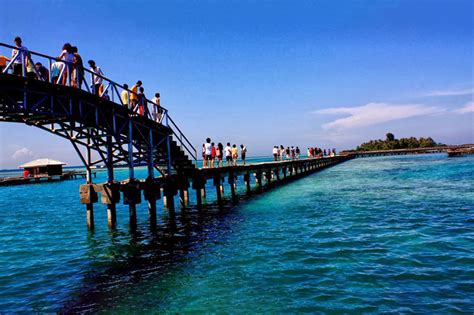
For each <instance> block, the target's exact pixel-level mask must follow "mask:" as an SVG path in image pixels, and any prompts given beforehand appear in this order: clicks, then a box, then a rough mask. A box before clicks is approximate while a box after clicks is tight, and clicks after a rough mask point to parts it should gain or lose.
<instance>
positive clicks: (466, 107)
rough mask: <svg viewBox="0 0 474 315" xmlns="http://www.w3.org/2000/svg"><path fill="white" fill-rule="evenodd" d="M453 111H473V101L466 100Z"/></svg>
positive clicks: (462, 112) (464, 112) (461, 112)
mask: <svg viewBox="0 0 474 315" xmlns="http://www.w3.org/2000/svg"><path fill="white" fill-rule="evenodd" d="M454 112H455V113H459V114H466V113H474V102H468V103H466V105H464V106H463V107H461V108H458V109H455V110H454Z"/></svg>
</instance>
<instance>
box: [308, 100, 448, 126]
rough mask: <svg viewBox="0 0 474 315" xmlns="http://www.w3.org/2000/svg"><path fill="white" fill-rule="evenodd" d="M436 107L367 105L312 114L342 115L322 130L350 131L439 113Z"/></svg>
mask: <svg viewBox="0 0 474 315" xmlns="http://www.w3.org/2000/svg"><path fill="white" fill-rule="evenodd" d="M441 111H442V109H440V108H438V107H429V106H424V105H420V104H401V105H398V104H388V103H369V104H365V105H362V106H357V107H333V108H326V109H321V110H317V111H314V112H313V113H314V114H337V115H339V114H342V115H344V116H347V117H344V118H339V119H336V120H334V121H331V122H328V123H326V124H323V125H322V127H323V129H326V130H327V129H333V128H336V129H350V128H358V127H366V126H371V125H376V124H380V123H383V122H387V121H392V120H398V119H404V118H409V117H415V116H423V115H430V114H435V113H439V112H441Z"/></svg>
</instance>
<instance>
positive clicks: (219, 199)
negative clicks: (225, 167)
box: [214, 175, 223, 208]
mask: <svg viewBox="0 0 474 315" xmlns="http://www.w3.org/2000/svg"><path fill="white" fill-rule="evenodd" d="M214 186H215V187H216V196H217V205H218V206H219V208H222V206H223V202H222V189H221V186H222V178H221V176H220V175H216V176H215V177H214Z"/></svg>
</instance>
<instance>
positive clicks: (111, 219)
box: [107, 203, 117, 229]
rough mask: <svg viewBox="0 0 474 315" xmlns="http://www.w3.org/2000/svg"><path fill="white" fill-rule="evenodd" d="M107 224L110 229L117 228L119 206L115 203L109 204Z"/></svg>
mask: <svg viewBox="0 0 474 315" xmlns="http://www.w3.org/2000/svg"><path fill="white" fill-rule="evenodd" d="M107 225H108V226H109V228H110V229H115V227H116V226H117V207H116V206H115V203H111V204H109V205H107Z"/></svg>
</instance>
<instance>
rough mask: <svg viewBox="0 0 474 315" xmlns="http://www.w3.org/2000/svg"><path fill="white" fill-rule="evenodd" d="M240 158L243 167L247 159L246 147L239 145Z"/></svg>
mask: <svg viewBox="0 0 474 315" xmlns="http://www.w3.org/2000/svg"><path fill="white" fill-rule="evenodd" d="M240 157H241V159H242V163H243V165H245V159H246V157H247V147H246V146H244V145H243V144H241V145H240Z"/></svg>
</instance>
